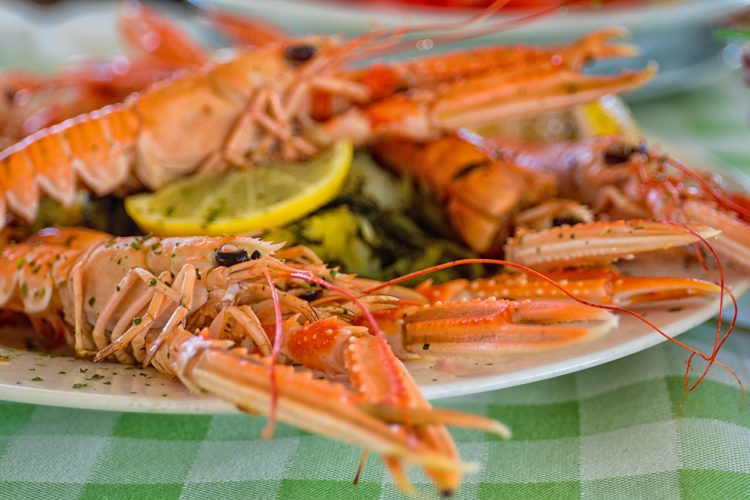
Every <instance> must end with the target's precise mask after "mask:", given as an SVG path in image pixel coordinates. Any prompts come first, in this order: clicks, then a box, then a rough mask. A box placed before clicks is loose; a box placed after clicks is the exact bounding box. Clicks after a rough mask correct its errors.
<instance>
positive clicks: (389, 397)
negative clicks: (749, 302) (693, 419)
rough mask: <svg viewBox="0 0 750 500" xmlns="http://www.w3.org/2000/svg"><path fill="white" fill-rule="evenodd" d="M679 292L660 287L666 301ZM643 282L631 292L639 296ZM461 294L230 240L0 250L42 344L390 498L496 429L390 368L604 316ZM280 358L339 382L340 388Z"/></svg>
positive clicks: (561, 333)
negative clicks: (463, 438)
mask: <svg viewBox="0 0 750 500" xmlns="http://www.w3.org/2000/svg"><path fill="white" fill-rule="evenodd" d="M622 279H623V280H627V278H624V277H623V278H622ZM691 283H692V284H693V285H694V286H695V283H693V282H692V281H690V280H677V279H675V280H673V282H672V283H671V287H672V288H671V290H672V293H673V295H677V294H679V291H680V290H684V289H685V287H686V286H689V285H690V284H691ZM652 285H653V284H652V283H649V282H647V281H637V280H636V281H634V282H633V283H632V287H635V288H642V289H643V293H647V291H648V290H649V287H650V286H652ZM483 286H484V285H483ZM533 286H534V287H537V286H538V285H537V284H533ZM655 286H656V287H657V289H658V290H662V289H663V286H662V284H660V283H656V285H655ZM660 287H661V288H660ZM695 288H696V290H698V291H697V292H696V293H700V292H702V293H711V292H714V291H715V290H713V289H712V288H711V286H710V285H709V284H704V286H703V288H702V289H701V288H700V287H697V286H695ZM468 290H469V292H468V294H467V293H463V294H462V295H461V296H460V297H458V296H457V297H456V300H455V301H454V300H451V299H450V298H449V297H448V296H447V295H446V294H443V295H442V296H440V297H438V296H437V295H436V293H435V292H434V291H433V292H431V293H427V290H426V289H422V291H423V292H424V293H420V292H419V290H418V291H413V290H410V289H407V288H401V287H398V286H392V285H390V284H387V283H386V284H383V283H378V282H373V281H371V280H363V279H359V278H357V277H355V276H353V275H346V274H342V273H335V272H333V271H331V270H330V269H328V268H327V267H326V265H325V264H324V263H323V262H321V261H320V260H319V259H318V258H317V257H316V256H315V255H314V254H312V252H310V251H309V250H307V249H305V248H304V247H293V248H289V249H281V248H280V246H279V245H273V244H270V243H266V242H264V241H261V240H258V239H255V238H250V237H242V236H234V237H215V238H209V237H191V238H155V237H148V236H146V237H132V238H113V237H111V236H109V235H107V234H104V233H99V232H96V231H91V230H85V229H47V230H44V231H42V232H40V233H38V234H36V235H34V236H32V237H31V238H30V239H29V240H27V241H25V242H23V243H18V244H12V245H8V246H6V247H5V248H4V249H3V250H2V253H1V254H0V310H2V311H3V312H5V313H15V314H19V315H24V316H26V317H28V318H29V319H30V320H31V322H32V325H33V326H34V327H35V329H36V330H37V331H38V332H39V333H40V334H42V335H43V336H45V337H46V338H47V339H49V340H50V341H52V342H54V341H64V342H66V343H67V344H68V345H69V346H70V347H72V348H73V349H74V350H75V353H76V354H77V355H79V356H87V357H88V356H93V357H94V359H95V360H102V359H105V358H107V357H114V358H116V359H117V360H118V361H120V362H122V363H127V364H131V363H139V364H142V365H144V366H145V365H148V364H151V365H153V366H154V367H155V368H156V369H157V370H159V371H161V372H163V373H165V374H169V375H174V376H176V377H177V378H179V379H180V380H181V381H182V382H183V383H184V384H185V385H187V386H188V387H189V388H190V389H192V390H194V391H196V392H198V393H209V394H212V395H215V396H218V397H220V398H223V399H225V400H227V401H229V402H232V403H234V404H235V405H237V406H238V407H239V408H240V409H243V410H246V411H251V412H260V413H266V414H269V415H270V417H271V421H274V419H276V418H278V419H279V420H283V421H285V422H288V423H291V424H292V425H297V426H299V427H302V428H304V429H307V430H309V431H312V432H316V433H319V434H322V435H324V436H328V437H331V438H335V439H342V440H345V441H347V442H349V443H351V444H355V445H358V446H361V447H365V448H370V449H373V450H374V451H377V452H378V453H380V454H381V455H382V456H383V457H384V460H385V461H386V464H387V465H388V467H389V468H390V470H391V471H392V473H393V474H394V477H395V479H396V481H397V482H398V483H399V484H400V485H401V486H402V487H403V488H405V489H408V488H409V483H408V481H407V480H406V476H405V475H404V474H403V468H402V461H403V462H406V463H412V464H417V465H419V466H421V467H423V469H424V470H425V472H426V473H427V474H428V475H429V476H430V477H431V478H432V479H433V480H434V482H435V483H436V485H437V486H438V488H439V489H440V490H441V491H443V492H450V491H454V490H455V489H456V488H457V487H458V485H459V482H460V478H461V473H462V472H463V471H464V470H465V467H463V466H462V465H461V464H460V462H459V461H458V455H457V452H456V448H455V445H454V444H453V441H452V440H451V438H450V435H449V434H448V433H447V431H446V430H445V427H444V425H465V426H469V427H477V428H480V429H483V430H486V431H491V432H497V433H499V434H502V435H507V430H506V429H505V428H504V427H503V426H502V425H500V424H498V423H497V422H494V421H489V420H487V419H483V418H480V417H475V416H471V415H464V414H457V413H453V412H446V411H443V410H438V409H432V408H431V407H430V405H429V404H428V403H427V401H426V400H425V399H424V397H423V396H422V395H421V394H420V392H419V389H418V388H417V386H416V384H415V383H414V381H413V380H412V378H411V377H410V375H409V374H408V372H407V370H406V369H405V368H404V365H403V364H402V362H401V361H400V360H399V357H401V358H405V359H411V358H414V357H422V356H425V355H429V356H434V355H438V356H439V355H441V353H458V354H461V353H464V354H465V353H471V352H475V351H476V350H478V349H480V350H483V351H485V352H486V351H487V350H488V349H489V350H490V351H492V350H495V351H497V352H516V351H518V350H527V351H528V350H536V349H544V348H550V347H556V346H560V345H566V344H569V343H571V342H577V341H581V340H584V339H587V338H592V337H594V336H597V335H601V334H603V333H606V331H607V330H608V329H609V328H611V327H612V326H613V325H614V324H615V320H616V318H615V316H613V315H612V314H611V313H609V312H607V311H605V310H602V309H599V308H595V307H590V306H587V305H582V304H577V303H571V302H556V301H550V300H534V301H528V300H526V301H506V300H498V299H496V298H494V297H489V298H481V296H480V294H477V293H474V294H473V295H472V294H471V291H470V288H469V289H468ZM688 295H689V294H688ZM438 299H440V300H438ZM458 299H460V300H458ZM425 345H431V346H433V348H432V349H430V350H429V351H425V350H424V346H425ZM394 353H395V354H394ZM282 362H285V363H295V364H299V365H302V366H304V367H307V368H308V369H310V370H314V371H316V372H318V373H323V374H326V375H342V374H345V375H347V377H348V379H349V386H343V385H340V384H337V383H331V382H329V381H327V380H318V379H315V378H312V377H311V374H310V372H309V371H307V372H304V371H299V370H294V369H293V368H291V367H288V366H277V365H278V364H279V363H282Z"/></svg>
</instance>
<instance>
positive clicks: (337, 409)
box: [175, 332, 466, 477]
mask: <svg viewBox="0 0 750 500" xmlns="http://www.w3.org/2000/svg"><path fill="white" fill-rule="evenodd" d="M184 334H185V335H190V334H187V332H184ZM190 337H192V338H188V339H187V340H186V341H185V342H183V343H182V344H180V346H179V347H178V348H177V352H176V357H175V359H176V362H175V366H176V368H177V369H176V373H177V376H178V377H179V378H180V380H182V381H183V382H184V383H185V384H186V385H188V386H189V387H190V388H191V389H192V390H194V391H196V392H198V393H204V394H205V393H210V394H213V395H216V396H219V397H221V398H222V399H224V400H226V401H229V402H231V403H233V404H235V405H236V406H237V407H238V408H240V409H241V410H243V411H247V412H250V413H263V414H269V413H270V408H271V399H272V389H271V377H270V375H269V373H270V372H269V368H270V363H269V358H260V357H258V356H255V355H248V354H247V353H246V352H245V350H244V349H231V348H230V347H231V344H232V343H231V342H227V341H217V340H205V339H203V338H201V337H200V336H190ZM275 377H276V387H277V389H276V395H277V406H276V412H277V413H276V416H277V418H278V419H279V420H281V421H284V422H287V423H289V424H291V425H294V426H297V427H299V428H301V429H304V430H307V431H310V432H314V433H316V434H320V435H322V436H327V437H330V438H332V439H338V440H342V441H345V442H348V443H350V444H353V445H355V446H361V447H363V448H368V449H372V450H374V451H376V452H378V453H380V454H381V455H382V456H384V457H394V458H397V459H401V460H404V461H406V462H408V463H412V464H417V465H421V466H423V467H429V468H430V469H432V470H436V471H451V473H457V474H458V475H459V477H460V472H462V471H464V470H466V466H465V465H464V464H461V463H460V462H459V460H458V457H457V455H453V456H446V455H444V454H441V453H436V452H435V451H434V450H432V449H430V448H429V447H427V446H423V445H419V444H418V443H412V442H410V441H409V440H408V439H407V435H406V434H405V432H403V431H398V430H397V429H394V428H393V426H392V425H391V423H390V422H388V421H386V420H385V419H382V418H379V417H378V416H375V415H374V413H377V412H376V411H374V410H372V408H370V407H369V406H367V405H364V406H363V403H366V401H364V400H363V398H362V396H360V395H358V394H357V393H355V392H352V391H351V390H349V389H346V388H345V387H344V386H343V385H341V384H336V383H331V382H328V381H327V380H323V379H315V378H313V376H312V373H311V372H303V371H296V370H295V369H294V368H292V367H289V366H277V367H276V368H275Z"/></svg>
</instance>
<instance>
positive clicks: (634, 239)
mask: <svg viewBox="0 0 750 500" xmlns="http://www.w3.org/2000/svg"><path fill="white" fill-rule="evenodd" d="M690 228H691V229H692V230H694V231H695V232H696V233H697V234H698V235H700V236H701V237H702V238H704V239H710V238H715V237H717V236H718V235H719V234H720V233H721V231H719V230H717V229H713V228H710V227H707V226H690ZM699 241H700V238H698V236H696V235H694V234H691V233H690V232H689V231H688V230H687V229H685V228H683V227H681V226H679V225H677V224H671V223H668V222H654V221H646V220H627V221H614V222H593V223H586V224H575V225H572V226H568V225H564V226H559V227H555V228H552V229H547V230H543V231H534V232H530V231H523V230H522V231H519V232H518V233H517V234H516V235H515V236H514V237H513V238H510V239H509V240H508V243H507V245H506V248H505V252H506V257H507V259H508V260H512V261H514V262H517V263H519V264H523V265H526V266H529V267H534V268H538V269H549V268H561V267H566V266H576V267H580V266H582V265H584V266H586V265H588V266H596V265H603V264H609V263H611V262H615V261H617V260H620V259H632V258H634V257H635V254H638V253H644V252H651V251H655V250H667V249H669V248H675V247H681V246H685V245H689V244H691V243H697V242H699Z"/></svg>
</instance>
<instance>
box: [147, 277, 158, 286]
mask: <svg viewBox="0 0 750 500" xmlns="http://www.w3.org/2000/svg"><path fill="white" fill-rule="evenodd" d="M148 286H156V279H155V278H151V281H149V282H148Z"/></svg>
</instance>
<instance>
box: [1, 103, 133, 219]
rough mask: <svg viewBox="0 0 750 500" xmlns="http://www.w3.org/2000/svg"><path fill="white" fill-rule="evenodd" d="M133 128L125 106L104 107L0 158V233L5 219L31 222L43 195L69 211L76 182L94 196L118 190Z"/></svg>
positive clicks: (29, 140)
mask: <svg viewBox="0 0 750 500" xmlns="http://www.w3.org/2000/svg"><path fill="white" fill-rule="evenodd" d="M139 122H140V120H139V118H138V115H137V113H136V112H135V110H134V108H133V106H132V105H131V104H130V102H126V103H124V104H116V105H112V106H106V107H104V108H102V109H100V110H96V111H93V112H91V113H86V114H83V115H80V116H77V117H75V118H71V119H70V120H66V121H64V122H62V123H60V124H58V125H54V126H52V127H50V128H47V129H44V130H41V131H39V132H37V133H35V134H33V135H31V136H29V137H27V138H26V139H24V140H23V141H21V142H19V143H17V144H15V145H13V146H11V147H9V148H7V149H5V150H4V151H2V152H0V227H2V226H3V225H4V224H5V218H6V217H5V216H6V215H8V213H10V214H14V215H17V216H20V217H21V218H23V219H24V220H26V221H27V222H33V221H34V220H35V219H36V216H37V213H38V212H39V200H40V198H41V197H42V196H43V195H47V196H49V197H50V198H52V199H54V200H56V201H58V202H60V203H62V204H63V205H65V206H69V205H70V204H71V203H72V202H73V199H74V197H75V194H76V189H77V187H78V184H79V181H80V182H82V183H83V184H85V185H86V186H88V187H89V188H91V189H92V190H93V191H94V192H95V193H96V194H97V195H99V196H102V195H105V194H108V193H111V192H113V191H114V190H115V189H117V188H118V187H120V186H121V185H123V184H124V183H125V181H126V180H127V179H128V176H129V174H130V170H131V165H132V164H133V156H134V151H135V148H134V144H135V140H136V137H137V132H138V128H139Z"/></svg>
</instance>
